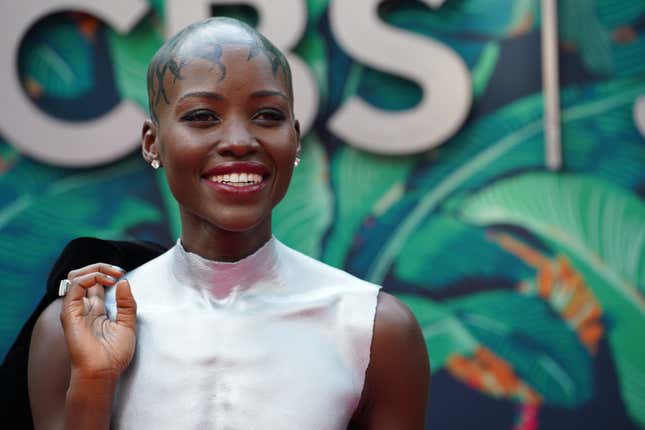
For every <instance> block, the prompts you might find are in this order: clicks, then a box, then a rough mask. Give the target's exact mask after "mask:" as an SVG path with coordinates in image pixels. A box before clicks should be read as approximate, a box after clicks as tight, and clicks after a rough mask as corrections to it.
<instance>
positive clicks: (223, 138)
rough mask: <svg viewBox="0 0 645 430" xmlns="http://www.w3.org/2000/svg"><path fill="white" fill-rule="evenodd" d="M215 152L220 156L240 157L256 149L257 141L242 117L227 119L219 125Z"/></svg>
mask: <svg viewBox="0 0 645 430" xmlns="http://www.w3.org/2000/svg"><path fill="white" fill-rule="evenodd" d="M220 131H221V133H222V134H221V135H220V139H219V142H218V144H217V152H218V153H219V154H220V155H221V156H224V157H226V156H228V157H235V158H240V157H243V156H245V155H247V154H249V153H253V152H255V151H256V150H257V146H258V142H257V139H256V138H255V136H254V135H253V133H251V131H250V130H249V128H248V126H247V124H246V123H245V121H244V120H242V119H233V118H231V119H229V121H226V122H225V123H224V124H222V125H221V127H220Z"/></svg>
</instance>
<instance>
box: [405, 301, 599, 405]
mask: <svg viewBox="0 0 645 430" xmlns="http://www.w3.org/2000/svg"><path fill="white" fill-rule="evenodd" d="M399 297H400V298H401V299H402V300H403V301H404V302H405V303H406V304H408V306H410V308H411V309H412V311H413V312H414V313H415V315H417V318H418V319H419V323H420V325H421V328H422V331H423V334H424V337H425V339H426V343H427V344H428V345H429V347H428V352H429V354H430V360H431V363H433V369H434V371H437V370H438V369H439V368H441V367H443V366H446V367H447V369H448V370H449V371H450V372H451V373H453V374H454V375H455V377H457V378H458V379H460V380H462V381H463V382H464V383H466V384H467V385H469V386H471V387H472V388H475V389H478V390H480V391H482V392H484V393H487V394H489V395H491V396H494V397H504V398H508V399H511V400H514V401H517V402H522V403H532V404H538V403H542V402H546V403H550V404H557V405H561V406H569V407H571V406H575V405H578V404H580V403H584V402H585V401H587V400H588V399H589V398H590V397H591V396H592V395H593V377H592V369H591V360H590V357H589V353H588V351H587V349H586V348H585V347H584V346H583V345H582V344H581V343H580V341H579V339H578V336H577V335H576V332H575V331H574V330H572V329H571V328H569V327H568V326H567V325H566V323H565V322H564V321H563V320H562V319H560V318H558V317H556V316H555V315H554V313H553V312H552V310H551V308H550V307H549V306H548V304H547V303H545V302H544V301H542V300H540V299H539V298H537V297H535V296H529V295H524V294H518V293H517V292H516V291H513V290H497V291H490V292H483V293H478V294H471V295H467V296H464V297H459V298H455V299H450V300H445V301H442V302H441V303H437V302H434V301H432V300H429V299H426V298H422V297H419V296H412V295H406V294H402V295H400V296H399Z"/></svg>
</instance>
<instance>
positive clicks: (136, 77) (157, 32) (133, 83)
mask: <svg viewBox="0 0 645 430" xmlns="http://www.w3.org/2000/svg"><path fill="white" fill-rule="evenodd" d="M161 25H162V24H161V22H160V21H159V20H158V18H157V17H156V16H155V15H149V16H148V17H146V18H145V19H144V20H143V21H142V22H140V23H139V24H138V25H137V26H136V28H135V29H134V30H132V31H131V32H129V33H128V34H119V33H116V32H115V31H113V30H108V31H107V40H108V46H109V47H110V51H111V55H112V61H113V62H114V79H115V81H116V86H117V88H118V90H119V93H120V94H121V96H122V97H123V98H126V99H130V100H134V101H136V102H137V103H138V104H139V105H140V106H141V107H142V108H144V109H146V110H147V109H148V92H147V89H146V88H147V87H146V72H147V70H148V63H149V62H150V59H151V58H152V56H153V55H154V53H155V52H156V51H157V49H159V47H160V46H161V44H162V43H163V36H162V29H161Z"/></svg>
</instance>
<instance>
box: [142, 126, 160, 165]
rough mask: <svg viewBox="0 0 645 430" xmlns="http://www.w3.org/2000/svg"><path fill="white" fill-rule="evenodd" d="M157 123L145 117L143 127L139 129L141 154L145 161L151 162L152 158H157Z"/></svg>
mask: <svg viewBox="0 0 645 430" xmlns="http://www.w3.org/2000/svg"><path fill="white" fill-rule="evenodd" d="M157 127H158V126H157V124H155V123H154V122H153V121H152V120H150V119H146V120H145V121H144V122H143V128H142V129H141V154H142V155H143V159H144V160H146V162H147V163H151V162H152V160H154V159H157V160H159V161H160V162H161V160H160V159H159V153H160V151H159V142H158V138H157V136H158V134H157Z"/></svg>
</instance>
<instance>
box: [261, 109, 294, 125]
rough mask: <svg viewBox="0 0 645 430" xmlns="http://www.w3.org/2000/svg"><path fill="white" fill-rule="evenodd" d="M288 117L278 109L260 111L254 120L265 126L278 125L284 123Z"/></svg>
mask: <svg viewBox="0 0 645 430" xmlns="http://www.w3.org/2000/svg"><path fill="white" fill-rule="evenodd" d="M286 118H287V116H286V115H285V114H284V113H283V112H282V111H281V110H278V109H262V110H260V111H258V112H257V113H256V114H255V115H254V116H253V120H254V121H258V122H260V123H262V124H264V125H269V126H270V125H277V124H279V123H281V122H282V121H284V120H285V119H286Z"/></svg>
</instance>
